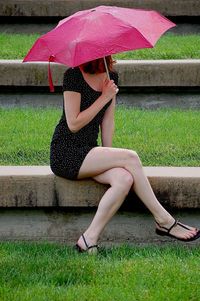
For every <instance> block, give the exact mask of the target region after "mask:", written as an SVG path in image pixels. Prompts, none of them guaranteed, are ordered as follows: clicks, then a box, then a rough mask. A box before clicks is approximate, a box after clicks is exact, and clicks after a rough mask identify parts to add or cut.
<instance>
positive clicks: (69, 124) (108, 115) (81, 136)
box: [50, 56, 200, 252]
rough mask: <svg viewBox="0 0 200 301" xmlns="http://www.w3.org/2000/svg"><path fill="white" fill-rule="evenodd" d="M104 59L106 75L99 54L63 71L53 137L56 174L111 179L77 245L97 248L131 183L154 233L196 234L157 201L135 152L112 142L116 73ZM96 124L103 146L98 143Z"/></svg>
mask: <svg viewBox="0 0 200 301" xmlns="http://www.w3.org/2000/svg"><path fill="white" fill-rule="evenodd" d="M106 61H107V65H108V69H109V74H110V80H108V78H107V75H106V72H105V65H104V61H103V59H97V60H94V61H91V62H88V63H85V64H83V65H81V66H79V67H76V68H73V69H72V68H70V69H68V70H67V71H66V72H65V74H64V80H63V92H64V105H63V114H62V117H61V119H60V121H59V123H58V125H57V126H56V128H55V131H54V134H53V137H52V141H51V154H50V166H51V169H52V171H53V172H54V173H55V174H56V175H58V176H61V177H64V178H67V179H72V180H76V179H83V178H88V177H92V178H93V179H94V180H96V181H97V182H99V183H104V184H109V185H110V188H109V189H108V190H107V191H106V193H105V194H104V196H103V197H102V199H101V201H100V203H99V206H98V210H97V212H96V214H95V216H94V218H93V220H92V223H91V224H90V226H89V227H88V229H87V230H86V231H85V232H84V233H83V234H82V235H81V236H80V237H79V239H78V241H77V244H76V246H77V248H78V250H79V251H81V252H83V251H88V252H94V251H97V241H98V238H99V236H100V234H101V233H102V231H103V229H104V227H105V226H106V224H107V223H108V221H109V220H110V219H111V217H112V216H113V215H114V214H115V213H116V211H117V210H118V208H119V207H120V206H121V204H122V203H123V201H124V199H125V197H126V195H127V194H128V192H129V190H130V189H133V190H134V191H135V192H136V194H137V195H138V196H139V198H140V199H141V200H142V202H143V203H144V204H145V205H146V207H147V208H148V209H149V210H150V212H151V213H152V215H153V216H154V218H155V222H156V233H157V234H159V235H168V236H171V237H173V238H176V239H179V240H184V241H191V240H195V239H197V238H198V237H199V236H200V231H199V230H197V229H195V228H193V227H190V226H186V225H183V224H181V223H179V222H177V221H175V219H174V218H173V217H172V216H171V215H170V214H169V213H168V212H167V211H166V210H165V209H164V208H163V207H162V206H161V204H160V203H159V202H158V200H157V199H156V197H155V195H154V193H153V191H152V188H151V186H150V184H149V181H148V179H147V177H146V175H145V173H144V171H143V168H142V164H141V162H140V159H139V157H138V155H137V153H136V152H135V151H132V150H128V149H120V148H113V147H112V137H113V131H114V109H115V99H116V93H117V91H118V88H117V83H118V75H117V73H115V72H113V60H112V58H111V56H108V57H106ZM99 127H100V128H101V140H102V146H98V145H97V137H98V133H99Z"/></svg>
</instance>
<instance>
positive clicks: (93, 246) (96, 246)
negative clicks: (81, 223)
mask: <svg viewBox="0 0 200 301" xmlns="http://www.w3.org/2000/svg"><path fill="white" fill-rule="evenodd" d="M92 248H97V249H98V248H99V246H98V245H92V246H89V247H88V250H89V249H92Z"/></svg>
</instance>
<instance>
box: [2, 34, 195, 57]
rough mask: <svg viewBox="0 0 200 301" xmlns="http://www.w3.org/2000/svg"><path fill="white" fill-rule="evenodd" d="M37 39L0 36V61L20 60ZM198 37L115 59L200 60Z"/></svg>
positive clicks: (164, 40) (164, 41)
mask: <svg viewBox="0 0 200 301" xmlns="http://www.w3.org/2000/svg"><path fill="white" fill-rule="evenodd" d="M38 37H39V35H38V34H32V35H27V34H6V33H1V34H0V45H1V47H0V59H22V58H23V57H24V56H25V55H26V54H27V52H28V50H29V49H30V48H31V47H32V45H33V43H34V42H35V41H36V39H37V38H38ZM199 45H200V35H181V36H180V35H175V34H172V33H168V34H166V35H164V36H163V37H161V39H160V40H159V41H158V42H157V44H156V46H155V47H154V48H153V49H144V50H137V51H132V52H125V53H121V54H118V55H116V56H114V57H115V58H116V59H190V58H191V59H194V58H200V47H199Z"/></svg>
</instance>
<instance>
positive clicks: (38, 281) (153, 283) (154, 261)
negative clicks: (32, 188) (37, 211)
mask: <svg viewBox="0 0 200 301" xmlns="http://www.w3.org/2000/svg"><path fill="white" fill-rule="evenodd" d="M0 263H1V269H0V300H6V301H19V300H20V301H43V300H44V301H45V300H49V301H58V300H59V301H61V300H63V301H64V300H67V301H70V300H74V301H75V300H85V301H91V300H95V301H105V300H106V301H115V300H116V301H118V300H120V301H134V300H137V301H140V300H141V301H143V300H146V301H160V300H165V301H168V300H169V301H177V300H181V301H188V300H191V301H197V300H199V298H200V292H199V284H200V282H199V264H200V257H199V248H198V247H193V248H192V249H188V248H186V247H185V248H184V247H183V246H173V247H166V246H165V248H162V247H145V248H141V247H129V246H121V247H118V248H112V249H104V250H102V252H101V253H100V255H98V256H88V255H87V254H81V255H79V254H76V253H75V251H73V250H72V249H71V248H70V247H65V246H59V245H56V244H51V245H50V244H47V243H43V244H41V243H40V244H34V243H0Z"/></svg>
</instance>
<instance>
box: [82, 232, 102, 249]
mask: <svg viewBox="0 0 200 301" xmlns="http://www.w3.org/2000/svg"><path fill="white" fill-rule="evenodd" d="M81 236H82V238H83V241H84V243H85V245H86V248H87V250H89V249H92V248H97V249H98V248H99V246H98V245H91V246H88V243H87V241H86V239H85V236H84V235H83V234H82V235H81Z"/></svg>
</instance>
